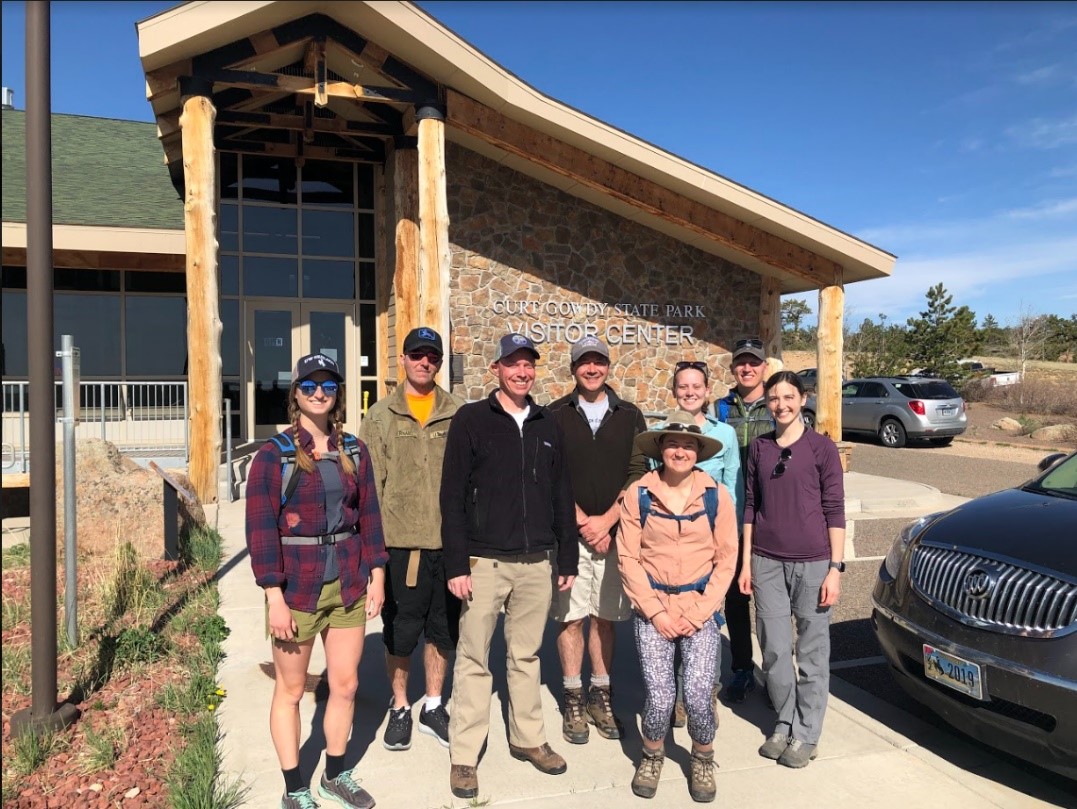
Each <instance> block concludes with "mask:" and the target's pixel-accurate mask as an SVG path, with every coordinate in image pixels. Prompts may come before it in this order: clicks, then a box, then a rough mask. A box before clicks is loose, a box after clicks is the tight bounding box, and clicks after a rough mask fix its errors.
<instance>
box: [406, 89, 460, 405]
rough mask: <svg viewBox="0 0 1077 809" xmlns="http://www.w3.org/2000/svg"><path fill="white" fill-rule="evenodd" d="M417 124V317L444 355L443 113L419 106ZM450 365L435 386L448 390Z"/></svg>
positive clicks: (446, 210)
mask: <svg viewBox="0 0 1077 809" xmlns="http://www.w3.org/2000/svg"><path fill="white" fill-rule="evenodd" d="M415 118H416V120H417V121H418V122H419V238H420V242H419V307H420V308H419V317H420V319H421V321H422V324H423V325H425V326H430V327H432V328H434V329H436V330H437V331H438V332H440V333H441V337H442V339H443V340H445V342H446V352H447V353H449V354H450V355H451V353H452V348H451V346H452V340H451V339H450V337H449V263H450V262H451V261H452V255H451V253H450V251H449V197H448V192H447V191H446V188H445V109H444V107H442V106H439V105H435V104H426V105H423V106H420V107H419V108H418V109H417V110H416V112H415ZM449 365H450V363H449V362H444V363H442V365H441V370H440V371H439V372H438V384H439V385H441V387H443V388H445V389H446V390H447V389H448V387H449Z"/></svg>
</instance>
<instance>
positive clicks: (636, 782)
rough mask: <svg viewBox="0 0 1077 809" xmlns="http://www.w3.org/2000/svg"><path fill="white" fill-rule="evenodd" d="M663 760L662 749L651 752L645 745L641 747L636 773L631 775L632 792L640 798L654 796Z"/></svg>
mask: <svg viewBox="0 0 1077 809" xmlns="http://www.w3.org/2000/svg"><path fill="white" fill-rule="evenodd" d="M665 760H666V753H665V751H664V750H658V751H656V752H653V753H652V752H651V751H650V750H648V749H647V748H646V747H645V748H643V754H642V755H641V756H640V759H639V764H638V765H637V766H636V774H635V775H633V776H632V794H634V795H638V796H639V797H641V798H653V797H654V793H656V792H657V791H658V778H659V776H661V775H662V764H663V763H665Z"/></svg>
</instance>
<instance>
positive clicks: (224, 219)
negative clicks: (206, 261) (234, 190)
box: [217, 203, 239, 253]
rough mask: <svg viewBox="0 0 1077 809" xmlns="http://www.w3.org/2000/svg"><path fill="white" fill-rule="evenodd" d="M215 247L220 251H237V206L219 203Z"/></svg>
mask: <svg viewBox="0 0 1077 809" xmlns="http://www.w3.org/2000/svg"><path fill="white" fill-rule="evenodd" d="M217 245H218V246H219V248H220V249H221V250H228V251H230V252H233V253H234V252H238V250H239V206H238V205H229V204H228V203H221V209H220V213H219V214H218V215H217Z"/></svg>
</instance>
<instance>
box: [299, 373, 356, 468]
mask: <svg viewBox="0 0 1077 809" xmlns="http://www.w3.org/2000/svg"><path fill="white" fill-rule="evenodd" d="M298 386H299V383H298V382H293V383H292V386H291V387H290V388H289V389H288V421H289V422H290V423H291V425H292V440H293V442H294V443H295V462H296V465H297V466H299V468H300V469H302V470H303V471H304V472H313V471H314V459H313V458H311V457H310V456H309V455H308V454H307V451H306V450H305V449H303V445H302V444H300V443H299V402H298V400H297V399H296V390H297V389H298ZM344 402H345V396H344V383H343V382H342V383H340V388H339V389H338V390H337V400H336V402H335V403H334V404H333V409H332V410H331V411H330V412H329V423H330V424H332V425H333V440H334V442H335V443H336V445H337V462H338V463H339V464H340V468H341V469H343V470H344V473H345V474H346V475H354V474H355V464H354V463H352V459H351V456H349V455H348V453H347V452H345V451H344Z"/></svg>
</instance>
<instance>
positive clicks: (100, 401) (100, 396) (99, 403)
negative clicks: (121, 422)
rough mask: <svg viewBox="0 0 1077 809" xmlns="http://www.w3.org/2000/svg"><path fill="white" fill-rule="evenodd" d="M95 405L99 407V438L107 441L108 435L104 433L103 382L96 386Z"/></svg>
mask: <svg viewBox="0 0 1077 809" xmlns="http://www.w3.org/2000/svg"><path fill="white" fill-rule="evenodd" d="M97 394H98V398H97V406H98V407H100V408H101V440H102V441H107V440H108V436H107V435H105V383H104V382H102V383H101V384H100V385H98V387H97Z"/></svg>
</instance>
